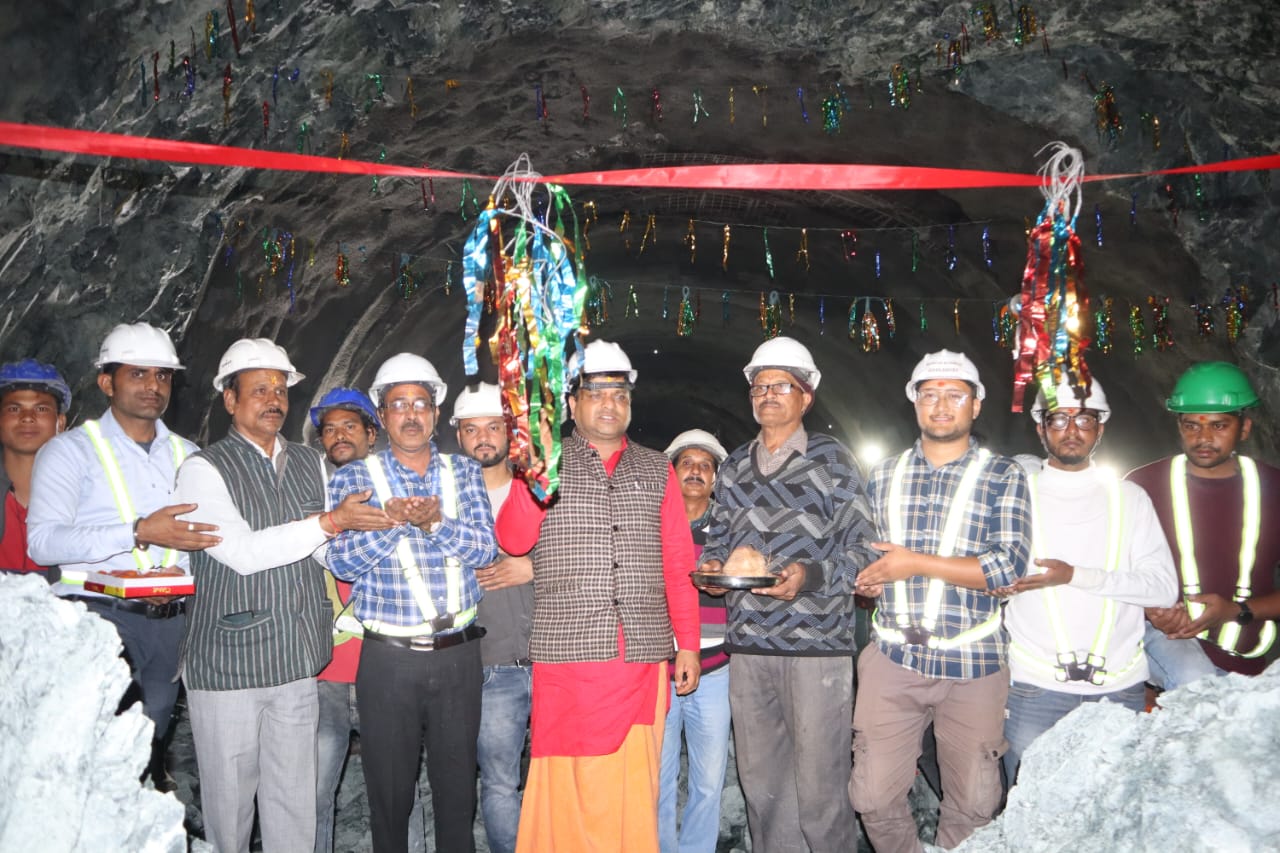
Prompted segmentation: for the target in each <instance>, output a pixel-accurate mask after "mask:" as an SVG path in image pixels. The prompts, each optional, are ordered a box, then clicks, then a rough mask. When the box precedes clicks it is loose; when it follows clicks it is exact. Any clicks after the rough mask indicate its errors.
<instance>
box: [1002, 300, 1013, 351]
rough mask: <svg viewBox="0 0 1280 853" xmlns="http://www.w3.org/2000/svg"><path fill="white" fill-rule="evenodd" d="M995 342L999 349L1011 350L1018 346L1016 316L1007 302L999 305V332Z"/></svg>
mask: <svg viewBox="0 0 1280 853" xmlns="http://www.w3.org/2000/svg"><path fill="white" fill-rule="evenodd" d="M997 342H998V343H999V345H1000V348H1001V349H1006V350H1013V349H1014V348H1016V347H1017V346H1018V315H1016V314H1014V313H1013V309H1012V308H1010V307H1009V303H1008V302H1003V303H1001V305H1000V331H999V337H998V340H997Z"/></svg>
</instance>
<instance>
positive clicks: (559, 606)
mask: <svg viewBox="0 0 1280 853" xmlns="http://www.w3.org/2000/svg"><path fill="white" fill-rule="evenodd" d="M635 381H636V371H635V369H634V368H633V367H632V366H631V360H630V359H629V358H627V354H626V353H625V352H623V350H622V347H620V346H618V345H617V344H615V343H612V342H610V341H592V342H591V343H590V344H588V345H587V346H586V347H585V348H584V349H583V351H582V358H581V360H580V361H579V362H578V363H577V366H576V369H575V371H574V372H573V373H572V375H571V377H570V382H569V411H570V414H571V415H572V417H573V421H574V431H573V433H572V434H571V435H569V436H566V437H565V439H564V442H563V445H562V449H561V457H560V489H559V491H558V492H556V494H555V496H554V499H553V500H552V501H551V502H550V503H549V504H547V505H545V506H544V505H543V504H540V503H538V502H537V501H536V500H535V499H534V497H533V495H532V493H531V492H530V491H529V490H528V488H527V487H526V486H525V485H524V483H523V481H522V482H520V483H519V484H518V485H516V486H513V487H512V490H511V495H510V497H508V499H507V502H506V503H505V504H504V505H503V507H502V510H501V512H500V513H499V516H498V540H499V542H500V543H501V544H502V547H503V549H504V550H506V551H507V552H509V553H512V554H526V553H528V554H530V555H531V556H532V558H533V583H534V613H533V633H532V637H531V640H530V654H529V657H530V658H532V659H533V722H532V729H531V742H530V753H531V756H532V757H531V760H530V762H529V778H528V783H527V785H526V787H525V796H524V805H523V807H522V808H521V812H520V832H519V836H518V838H517V847H516V849H517V850H519V851H521V853H543V851H550V850H556V851H559V850H592V851H597V853H610V851H616V853H623V851H626V853H633V851H635V853H656V851H657V850H658V817H657V804H658V771H659V752H660V749H661V745H662V730H663V722H664V720H665V717H666V710H667V694H668V691H669V690H670V682H669V681H668V676H667V671H668V666H667V660H668V659H669V658H670V657H671V652H672V640H673V635H674V639H675V642H676V644H677V645H678V648H679V650H678V651H677V652H676V659H675V665H674V668H673V669H674V673H675V676H674V679H675V683H676V692H678V693H680V694H682V695H683V694H687V693H691V692H692V691H693V690H695V689H696V688H697V686H698V675H699V671H700V666H699V663H698V652H697V648H698V599H697V593H696V591H695V590H694V588H693V587H692V586H691V585H690V583H689V567H690V566H691V565H692V563H693V542H692V539H691V538H690V535H689V523H688V521H687V520H686V519H685V513H684V506H683V501H682V500H681V498H680V489H679V486H678V484H677V482H676V478H675V472H674V471H673V470H672V468H671V463H670V462H669V461H668V460H667V457H665V456H663V455H662V454H661V453H658V452H657V451H655V450H649V449H648V448H644V447H640V446H639V445H637V444H636V443H634V442H632V441H631V440H630V439H629V438H628V437H627V427H628V425H629V424H630V423H631V391H632V388H633V387H634V386H635ZM546 450H547V449H546V448H544V452H545V451H546ZM544 458H545V457H544Z"/></svg>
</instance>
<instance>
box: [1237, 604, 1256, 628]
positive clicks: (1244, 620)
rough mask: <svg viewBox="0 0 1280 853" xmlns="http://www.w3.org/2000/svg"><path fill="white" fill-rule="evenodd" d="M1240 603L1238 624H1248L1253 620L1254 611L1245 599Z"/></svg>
mask: <svg viewBox="0 0 1280 853" xmlns="http://www.w3.org/2000/svg"><path fill="white" fill-rule="evenodd" d="M1238 603H1239V605H1240V613H1239V615H1238V616H1236V624H1237V625H1248V624H1249V623H1250V622H1252V621H1253V611H1252V610H1250V609H1249V605H1247V604H1245V603H1244V602H1243V601H1241V602H1238Z"/></svg>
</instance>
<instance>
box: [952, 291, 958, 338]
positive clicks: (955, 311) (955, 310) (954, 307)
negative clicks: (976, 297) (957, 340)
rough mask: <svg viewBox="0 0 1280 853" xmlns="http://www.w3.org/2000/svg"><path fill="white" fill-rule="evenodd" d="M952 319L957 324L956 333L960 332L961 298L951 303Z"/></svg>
mask: <svg viewBox="0 0 1280 853" xmlns="http://www.w3.org/2000/svg"><path fill="white" fill-rule="evenodd" d="M951 321H952V322H953V323H954V324H955V327H956V334H957V335H958V334H960V300H959V299H957V300H955V301H954V302H952V303H951Z"/></svg>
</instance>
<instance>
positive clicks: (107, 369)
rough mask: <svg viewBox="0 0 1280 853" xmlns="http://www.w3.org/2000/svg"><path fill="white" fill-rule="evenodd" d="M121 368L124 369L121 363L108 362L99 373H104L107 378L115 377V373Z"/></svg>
mask: <svg viewBox="0 0 1280 853" xmlns="http://www.w3.org/2000/svg"><path fill="white" fill-rule="evenodd" d="M121 367H124V364H123V362H119V361H108V362H107V363H106V364H104V365H102V371H101V372H102V373H105V374H106V375H107V376H111V377H114V376H115V375H116V371H117V370H119V369H120V368H121Z"/></svg>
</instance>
